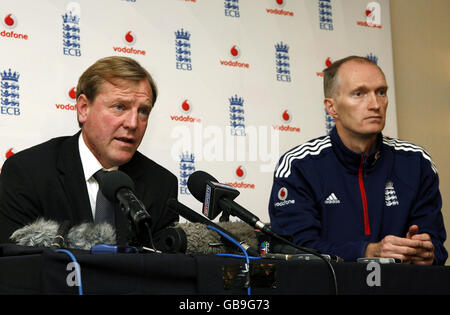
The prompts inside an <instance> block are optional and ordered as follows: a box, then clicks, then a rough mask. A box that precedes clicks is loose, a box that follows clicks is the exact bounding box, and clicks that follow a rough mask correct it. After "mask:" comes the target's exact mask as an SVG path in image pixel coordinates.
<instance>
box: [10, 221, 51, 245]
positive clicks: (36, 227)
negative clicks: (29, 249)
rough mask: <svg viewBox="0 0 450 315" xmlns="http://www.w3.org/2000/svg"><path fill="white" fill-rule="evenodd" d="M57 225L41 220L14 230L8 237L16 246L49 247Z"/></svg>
mask: <svg viewBox="0 0 450 315" xmlns="http://www.w3.org/2000/svg"><path fill="white" fill-rule="evenodd" d="M58 228H59V223H57V222H55V221H51V220H45V219H43V218H40V219H37V220H36V221H35V222H33V223H30V224H28V225H25V226H24V227H22V228H20V229H18V230H16V231H15V232H14V233H13V234H12V235H11V237H10V239H11V240H12V241H14V242H15V243H16V244H17V245H21V246H44V247H50V245H51V243H52V241H53V239H54V238H55V236H56V233H57V232H58Z"/></svg>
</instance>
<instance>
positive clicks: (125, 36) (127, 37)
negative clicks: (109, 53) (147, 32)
mask: <svg viewBox="0 0 450 315" xmlns="http://www.w3.org/2000/svg"><path fill="white" fill-rule="evenodd" d="M121 37H122V42H123V43H124V44H125V45H126V46H124V47H117V46H113V51H114V52H119V53H124V54H130V55H142V56H145V55H146V53H147V52H146V51H145V50H143V49H135V48H133V47H130V46H134V45H135V44H136V38H137V37H136V34H135V33H134V32H133V31H130V30H128V31H126V32H124V33H122V36H121Z"/></svg>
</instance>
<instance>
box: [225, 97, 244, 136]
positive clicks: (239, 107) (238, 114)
mask: <svg viewBox="0 0 450 315" xmlns="http://www.w3.org/2000/svg"><path fill="white" fill-rule="evenodd" d="M228 100H229V101H230V127H231V135H232V136H245V123H244V120H245V118H244V99H243V98H242V97H239V96H237V95H235V96H232V97H230V98H229V99H228Z"/></svg>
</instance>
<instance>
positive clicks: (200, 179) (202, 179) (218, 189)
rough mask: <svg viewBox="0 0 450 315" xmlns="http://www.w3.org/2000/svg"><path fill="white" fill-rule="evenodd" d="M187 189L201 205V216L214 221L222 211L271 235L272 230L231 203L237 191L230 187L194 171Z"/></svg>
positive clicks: (204, 173) (203, 173)
mask: <svg viewBox="0 0 450 315" xmlns="http://www.w3.org/2000/svg"><path fill="white" fill-rule="evenodd" d="M187 186H188V189H189V191H190V192H191V194H192V195H193V196H194V197H195V198H196V199H197V200H198V201H200V202H202V203H203V214H204V215H206V216H207V217H208V218H209V219H211V220H214V218H215V217H217V216H218V215H219V214H220V213H221V212H222V210H223V211H226V212H227V213H229V214H231V215H233V216H237V217H239V218H240V219H241V220H242V221H244V222H246V223H248V224H249V225H251V226H253V227H254V228H256V229H259V230H261V231H263V232H264V233H266V234H269V235H272V233H273V232H272V230H271V229H270V228H269V227H268V226H267V225H266V224H264V223H263V222H261V220H260V219H259V218H258V217H257V216H256V215H254V214H253V213H251V212H249V211H248V210H246V209H245V208H243V207H241V206H240V205H239V204H237V203H236V202H234V201H233V199H235V198H236V197H237V196H238V195H239V191H238V190H236V189H234V188H233V187H231V186H228V185H224V184H220V183H219V182H218V181H217V179H215V178H214V177H213V176H211V175H209V174H208V173H206V172H204V171H196V172H194V173H192V174H191V175H190V176H189V178H188V183H187Z"/></svg>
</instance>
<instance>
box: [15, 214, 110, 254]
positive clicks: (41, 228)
mask: <svg viewBox="0 0 450 315" xmlns="http://www.w3.org/2000/svg"><path fill="white" fill-rule="evenodd" d="M68 226H69V225H67V222H66V223H64V224H62V225H60V224H59V223H58V222H56V221H52V220H46V219H43V218H40V219H38V220H36V221H35V222H33V223H30V224H28V225H25V226H24V227H22V228H20V229H18V230H16V231H15V232H14V233H13V234H12V235H11V237H10V239H11V240H12V241H14V242H15V243H16V244H17V245H21V246H33V247H59V248H74V249H85V250H89V249H90V248H91V247H92V246H94V245H97V244H116V232H115V230H114V228H113V227H112V226H111V225H110V224H108V223H102V224H94V223H83V224H80V225H77V226H74V227H71V228H70V229H68V231H67V233H62V232H63V230H66V229H67V227H68Z"/></svg>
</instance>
